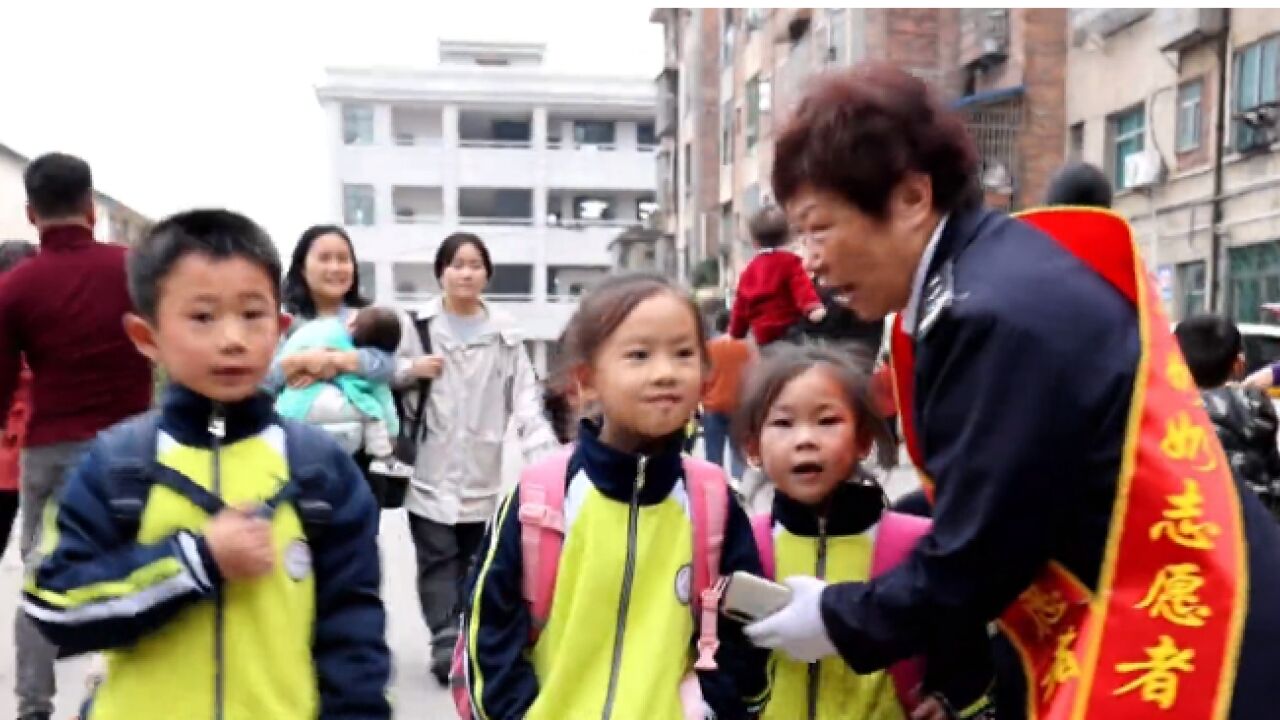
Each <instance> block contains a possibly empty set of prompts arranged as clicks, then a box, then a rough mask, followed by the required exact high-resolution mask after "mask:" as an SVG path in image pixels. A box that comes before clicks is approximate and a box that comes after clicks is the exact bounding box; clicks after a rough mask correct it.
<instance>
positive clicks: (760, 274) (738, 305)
mask: <svg viewBox="0 0 1280 720" xmlns="http://www.w3.org/2000/svg"><path fill="white" fill-rule="evenodd" d="M823 307H824V306H823V304H822V299H821V298H819V297H818V291H817V290H815V289H814V287H813V281H812V280H810V279H809V276H808V275H807V274H806V273H805V271H804V264H803V263H802V262H801V261H800V256H798V255H796V254H795V253H793V252H790V251H789V250H781V249H775V248H765V249H762V250H760V252H759V254H757V255H756V256H755V258H753V259H752V260H751V262H750V263H748V264H747V267H746V269H744V270H743V271H742V275H741V276H740V277H739V278H738V288H737V297H735V298H734V300H733V315H732V316H731V317H730V319H729V334H730V335H732V336H733V337H735V338H745V337H746V336H747V330H750V331H751V333H752V335H754V336H755V339H756V343H757V344H759V345H762V346H763V345H768V344H769V343H771V342H773V341H775V340H778V339H779V338H781V337H782V336H784V335H786V333H787V330H788V329H789V328H790V327H791V326H792V325H795V324H796V323H798V322H800V320H801V318H802V317H804V315H805V314H807V313H810V312H812V311H814V310H817V309H820V308H823Z"/></svg>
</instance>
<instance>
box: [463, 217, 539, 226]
mask: <svg viewBox="0 0 1280 720" xmlns="http://www.w3.org/2000/svg"><path fill="white" fill-rule="evenodd" d="M458 224H459V225H515V226H520V225H532V224H533V218H531V217H524V218H515V217H479V216H467V215H464V216H461V217H459V218H458Z"/></svg>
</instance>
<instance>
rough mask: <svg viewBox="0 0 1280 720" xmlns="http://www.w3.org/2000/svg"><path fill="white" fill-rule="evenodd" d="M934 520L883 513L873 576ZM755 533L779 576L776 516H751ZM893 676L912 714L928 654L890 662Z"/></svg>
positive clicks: (770, 573)
mask: <svg viewBox="0 0 1280 720" xmlns="http://www.w3.org/2000/svg"><path fill="white" fill-rule="evenodd" d="M932 524H933V523H932V522H931V521H930V520H929V519H928V518H922V517H917V516H915V515H904V514H903V513H896V512H893V511H886V512H885V513H884V515H882V516H881V517H880V526H879V527H878V528H877V529H876V544H875V548H874V549H873V550H872V554H871V576H872V577H877V576H880V575H883V574H884V573H885V572H886V571H887V570H889V569H891V568H893V567H894V566H895V565H898V564H899V563H901V562H902V561H903V560H904V559H906V557H907V555H908V554H909V553H910V552H911V551H912V549H914V548H915V546H916V543H918V542H919V541H920V538H922V537H924V536H925V535H927V534H928V532H929V528H930V527H931V526H932ZM751 533H752V534H753V535H754V536H755V538H756V547H757V548H759V549H760V564H761V565H762V566H763V567H764V574H765V577H769V578H776V571H777V566H776V564H775V562H774V554H773V516H772V515H770V514H768V513H765V514H763V515H756V516H755V517H752V518H751ZM889 677H890V678H892V679H893V688H894V690H895V691H896V692H897V695H898V701H899V702H901V703H902V707H904V708H905V709H906V711H907V713H908V714H910V713H911V712H912V711H913V710H915V709H916V706H917V705H918V704H919V703H920V699H919V697H918V693H917V689H918V688H919V687H920V683H921V682H923V680H924V658H918V657H916V658H908V659H906V660H902V661H901V662H897V663H894V664H893V665H891V666H889Z"/></svg>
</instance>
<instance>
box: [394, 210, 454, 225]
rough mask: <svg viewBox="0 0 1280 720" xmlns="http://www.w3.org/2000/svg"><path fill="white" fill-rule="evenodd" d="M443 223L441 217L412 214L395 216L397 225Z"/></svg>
mask: <svg viewBox="0 0 1280 720" xmlns="http://www.w3.org/2000/svg"><path fill="white" fill-rule="evenodd" d="M442 222H444V216H443V215H431V214H428V213H413V214H412V215H399V214H397V215H396V224H397V225H439V224H440V223H442Z"/></svg>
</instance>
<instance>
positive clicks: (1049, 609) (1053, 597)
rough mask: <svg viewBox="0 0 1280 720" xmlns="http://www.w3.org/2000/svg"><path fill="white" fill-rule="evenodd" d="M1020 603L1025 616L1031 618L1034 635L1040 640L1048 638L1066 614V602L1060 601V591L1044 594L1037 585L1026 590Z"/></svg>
mask: <svg viewBox="0 0 1280 720" xmlns="http://www.w3.org/2000/svg"><path fill="white" fill-rule="evenodd" d="M1021 602H1022V606H1023V607H1024V608H1026V610H1027V614H1028V615H1030V616H1031V620H1032V621H1033V622H1035V624H1036V634H1037V635H1038V636H1040V639H1041V640H1043V639H1045V638H1047V637H1049V634H1050V633H1052V632H1053V626H1054V625H1057V624H1058V621H1059V620H1061V619H1062V616H1063V615H1065V614H1066V613H1067V601H1066V600H1064V599H1062V593H1061V592H1060V591H1058V590H1050V591H1048V592H1046V591H1044V590H1043V589H1041V588H1040V587H1039V586H1038V585H1032V586H1031V587H1029V588H1027V591H1026V592H1025V593H1023V594H1022V600H1021Z"/></svg>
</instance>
